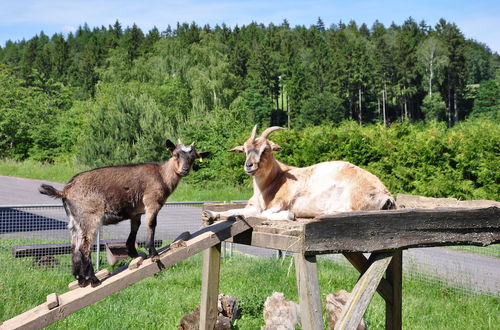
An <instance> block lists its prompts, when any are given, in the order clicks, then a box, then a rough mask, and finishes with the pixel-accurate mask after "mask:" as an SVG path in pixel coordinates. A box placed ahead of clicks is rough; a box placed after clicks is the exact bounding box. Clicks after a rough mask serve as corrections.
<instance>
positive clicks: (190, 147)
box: [181, 146, 193, 152]
mask: <svg viewBox="0 0 500 330" xmlns="http://www.w3.org/2000/svg"><path fill="white" fill-rule="evenodd" d="M181 150H182V151H184V152H191V150H193V147H192V146H188V147H186V146H182V147H181Z"/></svg>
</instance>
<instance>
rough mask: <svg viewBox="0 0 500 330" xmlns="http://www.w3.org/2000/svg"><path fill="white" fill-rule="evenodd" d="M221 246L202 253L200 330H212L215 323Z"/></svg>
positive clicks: (218, 245)
mask: <svg viewBox="0 0 500 330" xmlns="http://www.w3.org/2000/svg"><path fill="white" fill-rule="evenodd" d="M220 256H221V244H220V243H219V244H217V245H215V246H213V247H211V248H208V249H206V250H205V251H203V274H202V279H201V305H200V329H201V330H213V329H214V327H215V322H216V321H217V313H218V310H217V300H218V296H219V277H220Z"/></svg>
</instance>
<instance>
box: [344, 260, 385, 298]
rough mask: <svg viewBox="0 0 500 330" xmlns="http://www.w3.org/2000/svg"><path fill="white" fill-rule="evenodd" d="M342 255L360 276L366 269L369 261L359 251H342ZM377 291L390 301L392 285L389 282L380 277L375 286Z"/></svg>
mask: <svg viewBox="0 0 500 330" xmlns="http://www.w3.org/2000/svg"><path fill="white" fill-rule="evenodd" d="M343 254H344V257H346V259H347V260H349V262H350V263H351V264H352V265H353V266H354V268H356V269H357V270H358V272H360V273H361V276H362V275H363V274H364V273H365V272H366V271H367V270H368V268H369V267H370V263H369V262H368V259H366V258H365V256H364V255H363V254H362V253H361V252H344V253H343ZM377 292H378V293H379V294H380V295H381V296H382V298H384V300H385V301H389V302H391V301H392V295H393V293H392V285H391V283H390V282H389V281H388V280H386V279H385V278H382V279H381V280H380V284H379V285H378V287H377Z"/></svg>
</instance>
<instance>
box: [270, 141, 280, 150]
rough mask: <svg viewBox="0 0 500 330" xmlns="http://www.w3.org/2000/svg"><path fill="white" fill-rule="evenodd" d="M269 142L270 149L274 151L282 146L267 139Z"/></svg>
mask: <svg viewBox="0 0 500 330" xmlns="http://www.w3.org/2000/svg"><path fill="white" fill-rule="evenodd" d="M269 143H270V144H271V150H272V151H276V152H278V151H281V150H283V148H281V147H280V146H279V145H277V144H276V143H274V142H271V141H269Z"/></svg>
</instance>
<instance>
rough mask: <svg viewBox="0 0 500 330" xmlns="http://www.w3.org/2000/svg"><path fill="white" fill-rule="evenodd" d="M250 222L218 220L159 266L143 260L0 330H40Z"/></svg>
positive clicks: (162, 257) (8, 322)
mask: <svg viewBox="0 0 500 330" xmlns="http://www.w3.org/2000/svg"><path fill="white" fill-rule="evenodd" d="M251 226H252V223H251V222H249V221H248V220H247V221H243V220H238V221H235V222H232V221H221V222H218V223H216V224H214V225H212V226H210V227H207V228H204V229H202V230H200V231H198V232H196V233H194V234H193V235H192V237H191V239H189V240H188V241H186V247H182V248H177V249H174V250H168V251H166V252H164V253H162V254H160V261H159V262H158V263H156V262H152V261H151V259H146V260H144V262H143V263H142V265H141V266H140V267H138V268H136V269H124V270H123V271H121V272H120V273H118V274H116V275H114V276H111V277H109V278H107V279H105V280H104V281H103V282H102V284H101V285H99V286H97V287H95V288H92V287H91V286H87V287H85V288H78V289H75V290H72V291H69V292H66V293H64V294H62V295H60V296H59V306H58V307H55V308H54V309H52V310H49V309H48V308H47V306H46V304H45V303H44V304H41V305H39V306H37V307H35V308H33V309H31V310H28V311H26V312H24V313H22V314H20V315H18V316H16V317H14V318H12V319H9V320H6V321H4V323H3V324H2V325H1V326H0V329H19V328H22V329H39V328H42V327H45V326H47V325H49V324H52V323H54V322H56V321H57V320H59V319H61V318H64V317H66V316H68V315H69V314H72V313H74V312H76V311H78V310H80V309H82V308H84V307H85V306H88V305H90V304H93V303H95V302H96V301H99V300H101V299H103V298H106V297H107V296H109V295H111V294H113V293H115V292H117V291H120V290H123V289H125V288H126V287H128V286H130V285H132V284H134V283H136V282H139V281H140V280H142V279H144V278H146V277H149V276H152V275H154V274H156V273H158V272H160V270H161V269H163V268H165V267H170V266H171V265H173V264H175V263H177V262H179V261H181V260H184V259H186V258H188V257H190V256H193V255H195V254H196V253H198V252H201V251H203V250H205V249H207V248H209V247H212V246H214V245H216V244H218V243H220V242H221V241H223V240H225V239H227V238H229V237H231V236H234V235H236V234H239V233H241V232H243V231H245V230H248V229H250V228H251Z"/></svg>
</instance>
